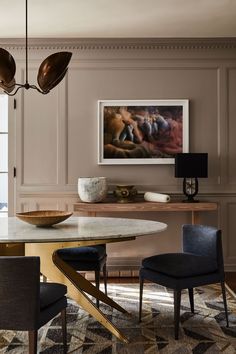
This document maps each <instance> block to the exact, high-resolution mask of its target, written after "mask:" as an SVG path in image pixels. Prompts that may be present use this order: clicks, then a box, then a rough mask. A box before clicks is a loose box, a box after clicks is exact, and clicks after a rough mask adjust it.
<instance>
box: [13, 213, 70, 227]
mask: <svg viewBox="0 0 236 354" xmlns="http://www.w3.org/2000/svg"><path fill="white" fill-rule="evenodd" d="M72 214H73V213H70V212H68V211H60V210H35V211H27V212H25V213H16V216H17V217H18V218H19V219H20V220H22V221H25V222H27V223H28V224H32V225H35V226H39V227H47V226H52V225H55V224H58V223H60V222H62V221H64V220H66V219H68V218H69V217H70V216H71V215H72Z"/></svg>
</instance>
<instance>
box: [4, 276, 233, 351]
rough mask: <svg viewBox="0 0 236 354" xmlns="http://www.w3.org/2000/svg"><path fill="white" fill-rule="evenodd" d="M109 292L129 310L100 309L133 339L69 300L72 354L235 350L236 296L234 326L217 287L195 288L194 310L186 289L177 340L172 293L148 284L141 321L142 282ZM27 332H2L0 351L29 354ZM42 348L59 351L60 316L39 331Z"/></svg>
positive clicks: (114, 286) (230, 305)
mask: <svg viewBox="0 0 236 354" xmlns="http://www.w3.org/2000/svg"><path fill="white" fill-rule="evenodd" d="M108 291H109V296H111V297H112V298H113V299H114V300H115V301H117V302H118V303H119V304H120V305H121V306H122V307H124V308H125V309H126V310H128V311H129V315H128V316H127V315H125V314H122V313H120V312H118V311H116V310H114V309H112V308H110V307H109V306H106V305H104V304H102V303H101V304H100V308H101V310H102V311H103V312H104V313H106V315H107V317H108V318H109V319H110V320H111V321H112V322H113V323H114V324H116V325H117V327H118V328H119V329H120V330H121V331H122V332H123V333H124V334H125V335H126V336H127V337H128V338H129V339H130V343H129V344H123V343H121V342H120V341H119V340H118V339H117V338H116V337H115V336H113V335H112V334H110V332H108V331H107V330H106V329H105V328H104V327H103V326H102V325H100V324H99V323H98V322H97V321H96V320H94V319H93V318H92V317H91V316H89V315H88V314H87V313H86V312H85V311H83V310H82V309H80V308H79V307H78V306H77V304H76V303H75V302H73V301H71V300H69V305H68V309H67V328H68V337H67V341H68V353H74V354H82V353H83V354H98V353H99V354H129V353H130V354H155V353H164V354H169V353H170V354H172V353H173V354H187V353H194V354H202V353H208V354H217V353H225V354H234V353H236V300H235V297H234V296H233V295H232V294H231V293H230V292H227V302H228V311H229V322H230V327H229V328H227V327H226V323H225V314H224V307H223V302H222V297H221V288H220V286H219V285H217V284H216V285H210V286H204V287H199V288H195V289H194V300H195V314H192V313H191V311H190V307H189V299H188V292H187V291H183V292H182V300H181V324H180V335H179V340H178V341H176V340H174V321H173V294H172V291H171V290H168V289H166V288H165V287H162V286H159V285H156V284H149V283H147V284H144V294H143V317H142V322H141V323H139V322H138V305H139V284H108ZM27 343H28V337H27V332H13V331H0V354H3V353H7V354H27V353H28V346H27ZM38 352H39V353H42V354H61V353H63V350H62V337H61V327H60V316H58V317H56V318H54V319H53V320H52V321H51V322H49V323H48V324H47V325H45V326H44V327H42V328H41V329H40V330H39V340H38Z"/></svg>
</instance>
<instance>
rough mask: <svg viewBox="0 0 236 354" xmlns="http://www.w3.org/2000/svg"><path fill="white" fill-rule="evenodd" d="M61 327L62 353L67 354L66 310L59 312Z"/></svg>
mask: <svg viewBox="0 0 236 354" xmlns="http://www.w3.org/2000/svg"><path fill="white" fill-rule="evenodd" d="M61 325H62V338H63V353H64V354H66V353H67V327H66V309H63V310H62V311H61Z"/></svg>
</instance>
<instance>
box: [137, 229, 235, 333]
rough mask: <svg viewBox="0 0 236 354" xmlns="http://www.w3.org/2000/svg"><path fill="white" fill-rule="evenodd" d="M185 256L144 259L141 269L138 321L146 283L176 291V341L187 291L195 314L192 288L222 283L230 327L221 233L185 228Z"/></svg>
mask: <svg viewBox="0 0 236 354" xmlns="http://www.w3.org/2000/svg"><path fill="white" fill-rule="evenodd" d="M182 236H183V252H182V253H167V254H160V255H155V256H152V257H148V258H145V259H143V261H142V267H141V269H140V303H139V320H140V321H141V316H142V294H143V283H144V280H145V279H146V280H149V281H151V282H154V283H157V284H160V285H163V286H166V287H168V288H171V289H173V290H174V323H175V339H178V337H179V320H180V303H181V290H182V289H188V292H189V299H190V307H191V312H192V313H194V298H193V288H194V287H196V286H202V285H207V284H213V283H221V289H222V295H223V302H224V309H225V318H226V324H227V327H228V326H229V322H228V313H227V302H226V294H225V283H224V280H225V275H224V261H223V251H222V241H221V230H217V229H216V228H214V227H210V226H204V225H183V235H182Z"/></svg>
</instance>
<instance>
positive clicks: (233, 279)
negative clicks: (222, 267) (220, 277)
mask: <svg viewBox="0 0 236 354" xmlns="http://www.w3.org/2000/svg"><path fill="white" fill-rule="evenodd" d="M225 280H226V283H227V284H228V286H229V287H230V288H231V289H232V290H233V291H234V292H235V293H236V272H227V273H225Z"/></svg>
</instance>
